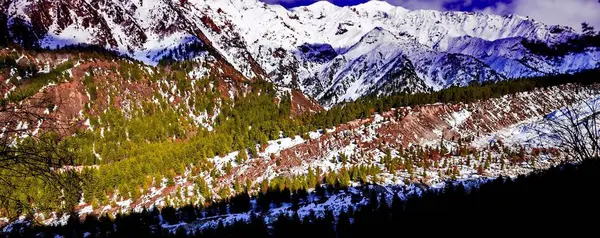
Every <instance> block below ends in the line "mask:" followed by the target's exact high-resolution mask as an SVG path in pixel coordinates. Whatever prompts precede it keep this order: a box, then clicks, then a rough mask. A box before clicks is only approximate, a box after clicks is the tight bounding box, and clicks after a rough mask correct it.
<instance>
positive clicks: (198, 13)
mask: <svg viewBox="0 0 600 238" xmlns="http://www.w3.org/2000/svg"><path fill="white" fill-rule="evenodd" d="M48 6H49V7H48ZM0 9H1V10H3V11H4V12H7V13H8V14H7V15H8V16H10V19H9V24H12V22H14V21H15V19H17V18H20V19H23V20H24V21H26V22H29V23H31V24H32V25H33V26H34V27H33V28H34V29H41V31H42V33H43V34H41V35H42V37H41V38H40V42H41V46H50V47H56V46H62V45H66V44H76V43H87V44H99V45H102V46H104V47H106V48H110V49H113V50H118V51H120V52H122V53H125V54H128V55H130V56H132V57H134V58H136V59H139V60H141V61H143V62H146V63H148V64H156V63H157V61H158V60H160V59H161V58H162V57H164V56H166V55H167V53H168V52H169V50H171V49H175V48H177V47H179V46H181V45H185V44H188V43H190V42H201V43H202V45H204V46H205V50H207V51H209V53H210V54H203V55H210V56H212V57H214V58H216V59H223V60H224V61H226V62H228V63H229V64H231V65H232V66H233V67H234V68H235V70H237V71H239V72H241V73H242V74H243V75H244V76H246V77H247V78H254V77H263V78H270V79H271V80H272V81H274V82H275V83H277V84H278V85H280V86H285V87H288V88H294V89H300V90H301V91H302V92H303V93H304V94H306V95H308V96H312V97H314V98H316V99H317V100H319V102H320V103H322V104H324V105H325V106H331V105H334V104H336V103H339V102H342V101H346V100H354V99H356V98H358V97H360V96H363V95H367V94H373V93H375V94H389V93H392V92H398V91H407V92H422V91H428V90H439V89H442V88H446V87H450V86H453V85H463V86H464V85H467V84H468V83H469V82H471V81H473V80H476V81H480V82H481V81H487V80H491V81H498V80H505V79H509V78H517V77H527V76H538V75H544V74H555V73H572V72H576V71H580V70H584V69H590V68H595V67H597V66H598V61H599V60H600V50H598V49H588V51H586V52H583V53H578V54H571V55H567V56H565V57H562V58H557V59H548V58H546V57H542V56H539V55H535V54H532V53H531V52H529V50H527V49H526V48H525V47H524V46H523V45H522V39H524V38H526V39H530V40H540V41H543V42H547V43H549V44H554V43H559V42H564V41H566V40H567V39H569V38H572V37H574V36H577V33H575V31H574V30H573V29H571V28H569V27H562V26H547V25H545V24H543V23H541V22H538V21H535V20H533V19H529V18H526V17H521V16H516V15H505V16H498V15H487V14H483V13H471V12H441V11H433V10H418V11H410V10H407V9H404V8H402V7H396V6H392V5H390V4H388V3H386V2H383V1H369V2H366V3H363V4H360V5H356V6H348V7H338V6H335V5H333V4H331V3H329V2H327V1H318V2H316V3H314V4H312V5H309V6H304V7H297V8H293V9H285V8H283V7H282V6H280V5H268V4H265V3H262V2H259V1H258V0H228V1H223V0H188V1H175V0H141V1H117V0H106V1H84V0H69V1H50V4H45V5H44V4H40V3H39V2H37V1H33V0H16V1H12V2H10V3H9V4H7V5H5V6H0ZM65 9H66V10H68V12H64V11H65Z"/></svg>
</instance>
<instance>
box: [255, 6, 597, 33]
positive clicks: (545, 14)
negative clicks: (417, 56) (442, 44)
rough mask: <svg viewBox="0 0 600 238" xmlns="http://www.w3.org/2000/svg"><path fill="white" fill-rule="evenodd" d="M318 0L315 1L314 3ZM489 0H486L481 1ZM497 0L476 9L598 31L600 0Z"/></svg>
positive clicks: (444, 8) (423, 7) (444, 7)
mask: <svg viewBox="0 0 600 238" xmlns="http://www.w3.org/2000/svg"><path fill="white" fill-rule="evenodd" d="M261 1H263V2H267V3H282V2H283V3H293V2H297V1H298V0H261ZM316 1H318V0H315V2H316ZM386 1H387V2H389V3H390V4H393V5H396V6H402V7H404V8H407V9H433V10H448V9H447V7H448V6H450V5H451V6H453V8H454V9H456V8H461V7H460V6H462V7H463V8H464V9H471V8H473V7H472V6H479V5H481V4H475V3H480V2H482V0H386ZM483 2H489V1H483ZM505 2H506V1H504V2H503V1H497V2H496V3H493V5H491V6H488V7H486V8H482V9H475V10H476V11H482V12H486V13H491V14H499V15H503V14H509V13H512V14H517V15H522V16H528V17H531V18H533V19H535V20H538V21H541V22H544V23H546V24H549V25H565V26H570V27H573V28H574V29H576V30H580V28H581V23H582V22H588V23H590V24H592V25H593V26H595V27H596V28H597V29H599V30H600V3H598V0H512V1H511V2H510V3H505Z"/></svg>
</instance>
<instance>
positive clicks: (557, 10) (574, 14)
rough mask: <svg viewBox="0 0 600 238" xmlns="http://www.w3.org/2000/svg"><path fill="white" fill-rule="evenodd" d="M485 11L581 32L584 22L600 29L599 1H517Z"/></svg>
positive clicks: (491, 7)
mask: <svg viewBox="0 0 600 238" xmlns="http://www.w3.org/2000/svg"><path fill="white" fill-rule="evenodd" d="M483 11H485V12H488V13H495V14H506V13H514V14H517V15H522V16H528V17H531V18H533V19H535V20H538V21H541V22H544V23H546V24H550V25H565V26H570V27H573V28H574V29H576V30H580V28H581V27H580V26H581V23H582V22H588V23H590V24H592V25H594V26H595V27H596V28H600V3H598V1H597V0H515V1H513V2H512V3H509V4H502V3H500V4H497V5H496V6H490V7H488V8H486V9H484V10H483Z"/></svg>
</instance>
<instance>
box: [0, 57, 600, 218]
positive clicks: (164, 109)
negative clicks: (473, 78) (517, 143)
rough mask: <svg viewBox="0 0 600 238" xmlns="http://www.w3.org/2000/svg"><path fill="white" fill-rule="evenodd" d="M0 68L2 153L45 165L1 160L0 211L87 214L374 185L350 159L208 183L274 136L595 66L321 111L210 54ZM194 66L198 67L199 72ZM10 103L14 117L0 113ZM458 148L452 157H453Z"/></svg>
mask: <svg viewBox="0 0 600 238" xmlns="http://www.w3.org/2000/svg"><path fill="white" fill-rule="evenodd" d="M1 62H2V64H1V65H2V77H3V78H4V80H2V82H4V84H2V87H1V88H0V89H1V90H2V92H3V93H5V95H6V96H5V98H4V99H3V100H2V104H1V105H2V107H3V109H2V115H3V117H2V118H3V120H5V122H6V123H5V133H4V134H3V136H2V138H3V140H4V141H5V143H4V144H3V145H4V146H5V147H4V148H5V152H4V154H3V156H13V157H16V158H17V157H18V158H21V157H22V158H23V159H31V158H30V157H31V156H32V155H30V154H24V153H23V151H24V150H26V149H31V148H34V147H36V148H38V149H37V150H36V151H37V153H47V154H49V156H51V158H53V159H52V161H44V160H33V161H34V163H36V165H37V167H40V165H43V164H46V163H47V164H48V165H50V166H51V171H46V172H45V173H43V174H40V176H23V174H22V173H21V172H23V171H26V170H27V169H28V168H29V167H27V166H24V167H20V166H21V165H18V164H17V165H10V164H8V165H7V166H5V167H4V168H3V170H2V173H3V175H4V176H5V178H6V179H4V180H3V183H4V184H6V185H7V186H4V187H3V189H0V191H1V194H2V195H1V196H2V197H3V198H4V199H2V210H1V214H0V215H2V216H6V217H18V216H19V215H22V214H29V215H35V216H36V217H37V219H42V220H46V219H48V218H51V217H52V216H54V215H52V214H54V213H53V212H58V211H60V212H61V213H68V212H70V211H72V210H76V211H77V210H82V209H87V210H89V209H92V211H93V213H96V214H98V215H101V214H105V213H107V212H108V213H111V214H115V213H119V212H121V211H128V210H130V209H133V208H138V207H140V206H141V207H146V206H153V205H154V204H162V205H161V206H165V205H166V206H168V205H174V206H177V207H182V206H185V205H186V204H195V205H196V206H200V207H202V206H210V205H211V204H212V203H213V202H218V201H223V200H225V199H227V198H229V197H231V196H236V195H239V194H248V195H251V196H253V195H256V193H257V192H259V191H263V192H264V191H267V190H273V191H284V190H285V189H288V192H290V191H297V190H299V189H304V190H306V189H309V188H314V187H316V186H317V185H318V184H319V183H320V182H318V181H320V180H321V179H324V180H323V181H324V182H326V183H328V184H330V185H332V186H333V185H336V184H337V183H338V182H336V181H339V183H340V184H341V185H342V186H348V185H349V184H350V181H353V182H354V183H356V182H362V183H366V182H376V181H377V179H375V178H376V177H377V175H378V173H380V171H381V168H380V167H379V166H365V165H359V164H356V165H353V166H343V168H342V170H341V171H333V172H326V171H322V170H319V169H317V170H316V171H314V170H312V169H310V168H309V169H308V171H309V172H308V174H305V175H302V176H294V177H286V176H283V177H276V178H269V179H264V178H263V179H264V180H260V183H259V182H258V181H254V180H253V178H252V177H248V178H245V179H244V178H240V179H237V180H234V181H232V182H231V183H230V184H229V185H226V184H227V183H223V181H222V180H223V179H225V178H227V177H229V176H231V174H232V173H238V174H243V171H241V170H240V169H241V168H244V165H251V164H253V163H255V162H257V161H260V160H262V159H266V160H270V161H271V162H273V163H276V164H277V165H278V166H279V165H280V164H279V163H282V162H285V160H282V159H279V155H275V153H273V152H269V151H270V150H271V149H270V148H271V147H272V146H273V144H272V142H273V141H276V140H277V141H278V142H277V143H281V142H282V140H281V139H282V138H294V137H297V139H294V140H299V142H300V143H302V142H303V141H305V140H306V141H310V140H311V139H314V138H315V137H314V136H317V135H316V134H315V133H317V134H320V133H325V132H326V131H325V130H324V129H327V128H330V127H332V126H337V125H340V124H343V123H346V122H349V121H352V120H355V119H359V118H363V119H366V118H369V117H371V116H373V115H374V114H378V113H384V112H387V111H388V110H390V109H392V108H399V107H408V106H419V105H425V104H431V103H438V102H441V103H458V102H461V103H468V102H476V101H485V100H488V99H490V98H499V97H502V96H505V95H514V94H516V93H520V92H528V91H532V90H536V89H541V88H546V87H551V86H557V85H565V84H576V85H579V86H580V87H587V86H589V85H591V84H592V83H594V82H596V79H597V77H598V71H587V72H583V73H579V74H576V75H557V76H551V77H539V78H530V79H521V80H514V81H504V82H498V83H485V84H475V83H474V84H472V85H471V86H469V87H463V88H458V87H456V88H449V89H445V90H441V91H439V92H433V93H428V94H393V95H390V96H383V97H376V96H372V97H366V98H364V99H360V100H358V101H356V102H352V103H347V104H344V105H340V106H336V107H334V108H331V109H330V110H328V111H323V112H318V111H319V109H318V107H314V106H310V105H308V108H314V110H313V112H312V113H311V112H310V111H311V110H312V109H307V110H304V113H306V114H301V113H302V111H294V109H295V108H296V109H297V108H299V107H301V106H303V105H299V104H298V102H297V100H298V99H297V98H295V97H297V96H294V95H297V94H294V93H293V91H290V92H289V93H285V92H286V91H283V92H284V93H282V91H281V90H280V89H277V88H276V87H275V86H274V85H273V84H271V83H269V82H266V81H263V80H254V81H253V80H248V79H245V78H244V77H243V76H241V75H239V74H236V73H235V72H223V71H220V70H218V67H219V62H218V61H207V62H205V61H198V60H188V61H182V62H165V63H164V64H163V65H162V66H158V67H148V66H144V65H142V64H140V63H139V62H136V61H134V60H131V59H127V58H122V57H120V56H118V55H117V54H114V53H111V52H107V51H104V50H101V49H98V48H93V47H92V48H89V47H72V48H65V49H61V50H58V51H23V50H16V49H15V50H8V51H6V50H5V51H3V58H2V61H1ZM58 62H60V63H58ZM205 67H208V68H209V70H208V71H202V68H205ZM211 67H212V70H210V69H211ZM302 102H303V103H305V102H310V100H306V99H305V100H303V101H302ZM26 106H30V107H26ZM15 110H16V111H22V112H24V113H25V114H23V115H20V116H21V117H12V116H13V114H11V111H15ZM314 113H316V114H314ZM36 125H37V127H35V126H36ZM317 131H320V132H317ZM12 141H14V142H12ZM299 142H293V143H299ZM11 143H17V146H16V147H15V146H13V145H11ZM459 143H460V142H459ZM41 145H44V146H41ZM440 145H441V147H438V148H406V152H402V150H401V151H400V153H401V154H400V158H402V157H405V156H407V158H409V159H406V160H402V159H400V160H398V159H396V158H393V157H396V155H395V154H394V155H392V154H391V151H389V150H388V151H387V152H386V150H383V149H381V150H380V151H381V153H383V152H385V153H386V154H387V156H386V158H384V159H383V160H382V161H381V162H382V164H383V168H386V171H395V170H397V169H400V170H408V172H410V174H411V176H412V174H413V173H414V170H416V169H411V168H413V166H415V168H421V167H425V168H427V167H428V166H432V165H433V164H431V162H427V160H425V161H422V160H420V159H417V158H420V157H421V156H422V154H427V155H428V156H433V158H435V155H433V154H435V153H437V154H441V155H442V156H445V154H446V153H449V152H450V151H448V148H450V147H448V148H447V147H446V146H445V145H443V144H440ZM281 146H283V145H281ZM460 147H461V146H460V144H459V148H460ZM16 148H19V149H16ZM44 149H47V150H51V151H44ZM460 149H461V151H462V148H460ZM465 149H467V148H465ZM440 150H441V151H440ZM444 150H446V151H445V152H444ZM436 151H437V152H436ZM232 152H233V153H232ZM440 152H441V153H440ZM459 152H460V151H458V150H457V155H459V154H460V155H462V153H463V152H460V153H459ZM277 153H279V152H277ZM394 153H396V152H394ZM404 153H405V154H404ZM469 153H472V152H469ZM482 153H483V152H482ZM506 153H509V154H510V153H516V152H506ZM232 156H233V157H232ZM411 156H412V157H411ZM415 156H416V157H415ZM438 156H439V155H438ZM494 156H495V155H494ZM488 157H489V155H488ZM227 158H228V159H227ZM411 158H412V159H411ZM248 160H251V161H248ZM339 160H340V161H342V162H343V163H344V164H345V163H346V162H345V161H354V159H353V158H347V157H346V155H344V154H340V156H339ZM476 160H477V159H476ZM502 161H504V160H502ZM435 162H436V165H435V167H437V166H442V165H441V164H440V165H437V163H438V162H439V163H441V161H435ZM446 162H447V161H446ZM490 162H492V161H491V160H490V159H487V160H481V162H480V163H481V164H480V165H479V166H480V167H481V168H480V170H481V171H483V170H485V169H488V168H489V167H490ZM285 163H288V162H285ZM42 167H43V166H42ZM443 167H447V168H448V171H444V173H443V174H444V175H442V176H448V177H449V178H457V177H458V176H459V174H460V171H458V170H457V169H456V167H454V168H452V167H450V165H446V164H445V163H444V165H443ZM473 167H474V168H475V166H474V165H473ZM257 168H260V167H257ZM392 168H394V169H393V170H392ZM246 170H247V169H246ZM253 170H254V169H253ZM236 171H238V172H236ZM411 171H413V172H411ZM46 173H49V174H52V175H53V176H57V177H58V180H59V181H65V182H60V183H58V184H57V183H55V182H51V181H48V180H47V177H45V176H43V175H45V174H46ZM420 173H423V175H426V173H425V172H420ZM311 174H312V175H311ZM34 175H35V174H34ZM346 177H347V178H346ZM425 177H427V176H425ZM73 181H81V182H73ZM224 184H225V186H224ZM57 186H58V187H59V188H61V189H62V190H59V189H56V188H57ZM227 186H231V187H227ZM174 189H176V190H174ZM172 193H176V194H184V195H183V196H182V197H183V199H181V198H180V199H174V198H170V199H165V198H164V197H162V196H167V197H170V195H169V194H172ZM149 194H153V195H154V197H148V195H149ZM157 194H158V195H159V196H158V197H155V196H156V195H157ZM161 194H162V196H161ZM157 198H158V199H159V200H156V199H157ZM162 199H164V200H162ZM173 203H174V204H173ZM268 204H269V203H267V204H266V205H265V206H267V207H268ZM33 211H35V212H33ZM59 216H60V215H59Z"/></svg>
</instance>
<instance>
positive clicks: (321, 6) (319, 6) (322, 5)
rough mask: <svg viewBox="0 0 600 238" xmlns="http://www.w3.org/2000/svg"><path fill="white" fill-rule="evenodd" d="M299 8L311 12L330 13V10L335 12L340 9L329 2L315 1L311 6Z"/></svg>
mask: <svg viewBox="0 0 600 238" xmlns="http://www.w3.org/2000/svg"><path fill="white" fill-rule="evenodd" d="M301 8H306V9H309V10H311V11H322V10H325V11H330V10H337V9H339V8H340V7H339V6H337V5H335V4H333V3H330V2H329V1H316V2H315V3H313V4H310V5H308V6H305V7H301Z"/></svg>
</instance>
